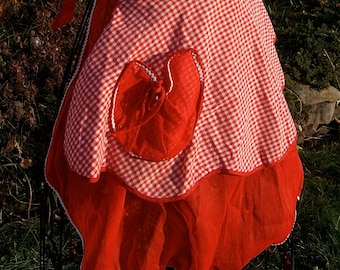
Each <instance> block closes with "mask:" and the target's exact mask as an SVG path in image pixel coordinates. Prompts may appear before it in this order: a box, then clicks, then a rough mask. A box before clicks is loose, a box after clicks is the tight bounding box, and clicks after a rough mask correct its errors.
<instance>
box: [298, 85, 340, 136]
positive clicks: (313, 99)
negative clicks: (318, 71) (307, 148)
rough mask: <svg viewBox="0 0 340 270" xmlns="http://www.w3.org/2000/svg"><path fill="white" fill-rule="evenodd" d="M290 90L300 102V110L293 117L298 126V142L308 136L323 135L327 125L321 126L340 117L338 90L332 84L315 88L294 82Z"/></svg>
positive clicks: (339, 95)
mask: <svg viewBox="0 0 340 270" xmlns="http://www.w3.org/2000/svg"><path fill="white" fill-rule="evenodd" d="M292 91H293V92H294V93H295V94H296V95H297V96H298V98H299V100H300V102H301V103H302V112H301V113H299V117H298V118H297V119H295V121H296V125H297V126H298V127H299V128H298V129H297V131H298V134H299V142H302V141H303V140H304V139H305V138H308V137H314V136H323V135H325V134H326V133H327V127H325V128H324V127H323V126H327V125H328V124H329V123H331V122H332V121H333V120H334V119H337V118H339V117H340V91H339V90H338V89H337V88H335V87H333V86H329V87H327V88H325V89H322V90H317V89H314V88H312V87H310V86H308V85H303V84H298V83H296V84H294V89H292ZM328 130H329V129H328Z"/></svg>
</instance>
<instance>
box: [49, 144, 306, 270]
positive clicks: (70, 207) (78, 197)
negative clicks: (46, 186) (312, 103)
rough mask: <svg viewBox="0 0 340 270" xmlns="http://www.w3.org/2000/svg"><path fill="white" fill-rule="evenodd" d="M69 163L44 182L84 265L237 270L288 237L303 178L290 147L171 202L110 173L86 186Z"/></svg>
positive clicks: (202, 184) (55, 168)
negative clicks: (74, 232) (55, 196)
mask: <svg viewBox="0 0 340 270" xmlns="http://www.w3.org/2000/svg"><path fill="white" fill-rule="evenodd" d="M56 154H57V155H59V154H61V155H62V153H61V152H60V151H57V152H56ZM60 168H63V169H62V170H60ZM65 168H66V169H65ZM67 168H68V166H67V164H66V162H65V160H64V163H59V164H58V166H52V164H50V166H49V170H48V172H49V179H50V183H51V184H52V186H53V187H54V188H55V189H56V190H57V191H58V193H59V194H60V197H61V199H62V201H63V203H64V206H65V208H66V209H67V211H68V213H69V215H70V218H71V220H72V221H73V223H74V224H75V226H76V227H77V229H78V230H79V232H80V234H81V236H82V238H83V241H84V250H85V253H84V258H83V263H82V269H83V270H94V269H98V270H99V269H100V270H102V269H140V270H143V269H145V270H153V269H154V270H156V269H157V270H159V269H165V267H166V266H174V267H175V269H176V270H208V269H220V270H225V269H228V270H233V269H235V270H239V269H241V268H242V267H243V266H244V265H246V264H247V262H248V261H249V260H250V259H252V258H253V257H254V256H256V255H257V254H259V253H260V252H261V251H263V250H264V249H265V248H266V247H268V246H269V245H271V244H273V243H281V242H283V241H284V240H285V239H286V237H287V236H288V235H289V233H290V232H291V230H292V226H293V224H294V220H295V212H294V211H292V209H295V206H296V199H297V196H299V194H300V191H301V185H302V182H301V181H295V184H292V182H293V180H297V179H302V168H301V163H300V160H299V157H298V155H297V152H296V147H295V146H292V147H291V149H289V152H288V153H287V154H286V155H285V156H284V158H283V159H282V160H280V161H279V162H277V163H276V164H273V165H269V166H266V167H264V168H263V169H261V170H259V171H257V172H256V173H254V174H252V175H249V176H245V177H241V176H233V175H228V174H213V175H211V176H208V177H207V178H205V179H203V180H202V181H201V182H200V183H199V184H198V185H197V186H196V188H194V189H193V190H192V191H191V193H190V194H188V195H187V196H186V197H184V198H181V200H176V201H172V202H150V201H147V200H144V199H141V198H139V197H138V196H136V195H134V193H133V192H131V191H129V190H128V189H126V187H125V186H124V185H122V184H121V182H120V181H119V179H117V178H115V177H114V176H113V175H112V174H109V173H104V174H102V177H101V179H100V181H98V182H97V183H93V184H91V183H87V182H85V181H83V180H82V179H81V177H79V176H78V175H76V174H75V173H73V172H72V171H71V170H69V169H67ZM58 179H63V181H58Z"/></svg>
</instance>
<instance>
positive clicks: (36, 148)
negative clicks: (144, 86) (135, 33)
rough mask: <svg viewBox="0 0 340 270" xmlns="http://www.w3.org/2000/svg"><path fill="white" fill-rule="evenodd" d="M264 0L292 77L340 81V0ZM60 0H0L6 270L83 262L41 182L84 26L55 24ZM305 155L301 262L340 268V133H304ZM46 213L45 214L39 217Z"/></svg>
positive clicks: (276, 260)
mask: <svg viewBox="0 0 340 270" xmlns="http://www.w3.org/2000/svg"><path fill="white" fill-rule="evenodd" d="M265 2H266V4H267V8H268V11H269V14H270V16H271V18H272V20H273V22H274V26H275V28H276V31H277V33H278V51H279V55H280V59H281V62H282V64H283V67H284V70H285V73H286V75H287V78H291V79H292V80H293V81H298V82H303V83H307V84H313V85H316V86H317V87H323V86H325V85H328V84H332V85H334V86H338V84H339V82H338V81H339V69H340V57H339V56H340V46H339V43H340V25H339V23H340V18H339V16H340V15H339V14H340V11H339V12H337V10H338V9H339V7H340V5H338V4H339V3H338V1H337V0H324V1H321V0H320V1H316V0H310V1H307V0H306V1H300V0H299V1H297V0H281V1H270V0H267V1H265ZM59 4H60V1H54V0H30V1H24V0H8V1H2V2H0V30H1V31H0V269H4V270H5V269H6V270H11V269H38V268H39V267H40V266H44V269H46V270H52V269H60V268H61V267H62V268H63V269H77V268H79V265H80V261H81V254H82V250H81V243H80V240H79V237H78V236H77V233H76V231H75V230H74V228H73V227H72V225H71V224H70V223H69V221H68V220H67V218H66V217H65V214H64V213H63V211H62V207H61V206H60V204H59V203H58V200H57V198H56V197H55V195H54V194H53V193H52V192H51V191H50V190H45V191H46V192H45V191H44V189H43V186H42V183H43V182H44V175H43V169H42V168H43V167H44V157H45V154H46V151H47V148H48V144H49V139H50V133H51V128H52V125H53V121H54V115H55V103H56V92H57V89H58V87H59V86H60V84H61V80H62V77H63V70H64V67H65V65H66V61H67V58H68V53H69V51H70V48H71V46H72V43H73V38H74V36H75V33H76V31H77V25H78V22H77V21H76V22H75V23H73V24H71V25H70V26H67V27H66V28H64V29H63V30H61V31H53V32H52V31H51V30H50V29H49V27H48V26H49V24H50V22H51V17H54V16H55V14H56V12H57V10H59V9H60V5H59ZM3 11H5V12H3ZM32 37H33V38H38V39H39V40H41V43H39V44H38V47H35V46H33V45H32V44H31V38H32ZM35 40H36V39H35ZM288 92H289V91H288ZM292 99H293V101H294V102H295V103H294V106H295V108H296V112H298V113H303V112H301V104H300V103H299V100H297V99H296V97H295V96H292ZM300 156H301V159H302V161H303V164H304V168H305V185H304V189H303V192H302V195H301V200H300V202H299V204H298V216H297V221H296V226H295V229H294V232H293V241H294V243H293V247H294V249H293V250H292V251H293V254H294V255H295V266H296V269H297V270H304V269H315V270H316V269H334V270H335V269H340V182H339V181H340V180H339V179H340V177H339V176H340V163H339V162H340V142H339V136H338V137H334V138H333V140H328V141H320V140H314V141H305V142H304V143H303V144H302V145H301V150H300ZM42 213H43V215H44V216H45V217H46V219H41V216H42ZM41 221H43V223H41ZM41 233H43V236H42V235H41ZM41 247H43V248H44V249H43V251H44V259H45V260H44V261H42V258H41V256H40V248H41ZM288 248H289V247H288V246H287V245H282V246H278V247H271V248H269V249H268V250H267V251H266V252H264V253H263V254H261V255H260V256H259V257H258V258H256V259H254V260H253V261H252V262H251V263H250V264H249V265H248V266H247V268H246V269H281V268H282V261H283V256H284V255H285V253H286V251H287V249H288Z"/></svg>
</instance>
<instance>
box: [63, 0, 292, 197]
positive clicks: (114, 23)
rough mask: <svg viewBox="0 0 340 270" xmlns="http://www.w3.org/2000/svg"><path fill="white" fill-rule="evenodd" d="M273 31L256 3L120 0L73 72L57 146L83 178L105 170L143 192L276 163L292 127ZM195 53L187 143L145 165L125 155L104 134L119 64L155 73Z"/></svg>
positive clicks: (179, 188)
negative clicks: (138, 64)
mask: <svg viewBox="0 0 340 270" xmlns="http://www.w3.org/2000/svg"><path fill="white" fill-rule="evenodd" d="M274 43H275V33H274V30H273V27H272V24H271V22H270V19H269V17H268V14H267V12H266V10H265V7H264V6H263V3H262V1H261V0H238V1H236V0H235V1H226V0H214V1H213V0H211V1H206V0H197V1H187V0H176V1H159V0H140V1H136V0H122V1H120V2H119V4H118V6H117V8H116V9H115V11H114V14H113V16H112V20H111V22H110V23H109V24H108V25H107V26H106V27H105V29H104V31H103V33H102V34H101V36H100V38H99V39H98V41H97V43H96V45H95V47H94V49H93V51H92V53H91V54H90V55H89V57H88V59H87V60H86V62H85V64H84V65H83V67H82V69H81V70H80V71H79V72H80V73H79V75H78V76H77V77H76V78H77V82H76V87H75V89H74V92H73V96H72V101H71V105H70V107H69V111H68V118H67V125H66V133H65V141H64V152H65V156H66V158H67V161H68V163H69V166H70V168H71V169H72V170H74V171H75V172H76V173H77V174H79V175H81V176H84V177H86V178H88V179H89V181H92V182H93V181H96V180H97V179H98V178H99V176H100V173H101V172H103V171H109V172H113V173H114V174H115V175H116V176H118V177H119V178H120V179H121V180H122V181H124V183H125V184H126V185H127V186H128V187H130V188H131V189H132V190H134V191H135V192H137V193H139V194H141V195H142V196H146V197H149V198H152V199H168V198H175V197H177V196H181V195H184V194H185V193H186V192H188V191H189V190H190V189H191V188H192V187H193V186H194V185H195V184H196V183H197V182H198V181H200V180H201V179H203V178H204V177H205V176H206V175H208V174H209V173H212V172H215V171H223V172H227V173H233V174H238V175H243V174H248V173H252V172H253V171H254V170H256V169H257V168H259V167H261V166H262V165H265V164H270V163H273V162H276V161H278V160H280V159H281V158H282V157H283V155H284V154H285V153H286V151H287V149H288V148H289V146H290V145H292V144H293V143H294V142H295V138H296V131H295V127H294V123H293V120H292V118H291V115H290V112H289V110H288V107H287V104H286V102H285V99H284V95H283V91H282V90H283V86H284V76H283V73H282V69H281V66H280V62H279V59H278V57H277V53H276V50H275V47H274ZM187 48H192V49H195V50H196V51H197V52H198V54H199V56H200V58H201V59H202V65H203V72H204V81H205V82H204V101H203V109H202V112H201V115H200V118H199V120H198V122H197V125H196V128H195V131H194V134H193V137H192V140H191V142H190V143H189V144H188V145H187V147H186V148H185V149H184V150H183V151H182V152H181V153H179V154H178V155H177V156H176V157H174V158H172V159H169V160H164V161H159V162H152V161H146V160H143V159H138V158H135V157H132V156H131V155H129V153H126V152H125V151H124V149H123V148H122V147H121V146H120V145H119V143H117V142H116V140H115V138H114V136H113V135H112V123H111V122H110V121H111V120H112V117H111V116H110V115H109V114H110V108H111V107H112V102H114V93H115V84H116V81H117V79H118V77H119V75H120V73H121V71H122V70H123V68H124V66H125V64H127V63H128V62H129V61H132V60H139V61H143V62H144V63H145V64H146V65H147V66H149V67H150V68H151V69H152V70H154V71H155V72H157V74H161V72H160V71H161V70H162V69H163V67H164V64H165V63H166V60H167V59H168V58H169V57H170V56H171V55H172V54H173V53H175V52H177V51H179V50H182V49H187Z"/></svg>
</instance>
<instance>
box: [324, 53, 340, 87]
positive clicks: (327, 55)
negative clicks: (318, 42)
mask: <svg viewBox="0 0 340 270" xmlns="http://www.w3.org/2000/svg"><path fill="white" fill-rule="evenodd" d="M323 51H324V53H325V55H326V57H327V58H328V60H329V62H330V64H331V66H332V68H333V72H334V77H335V80H336V82H337V84H338V87H339V88H340V82H339V78H338V77H337V76H336V73H335V65H334V63H333V61H332V59H331V57H330V56H329V54H328V52H327V51H326V49H323Z"/></svg>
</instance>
